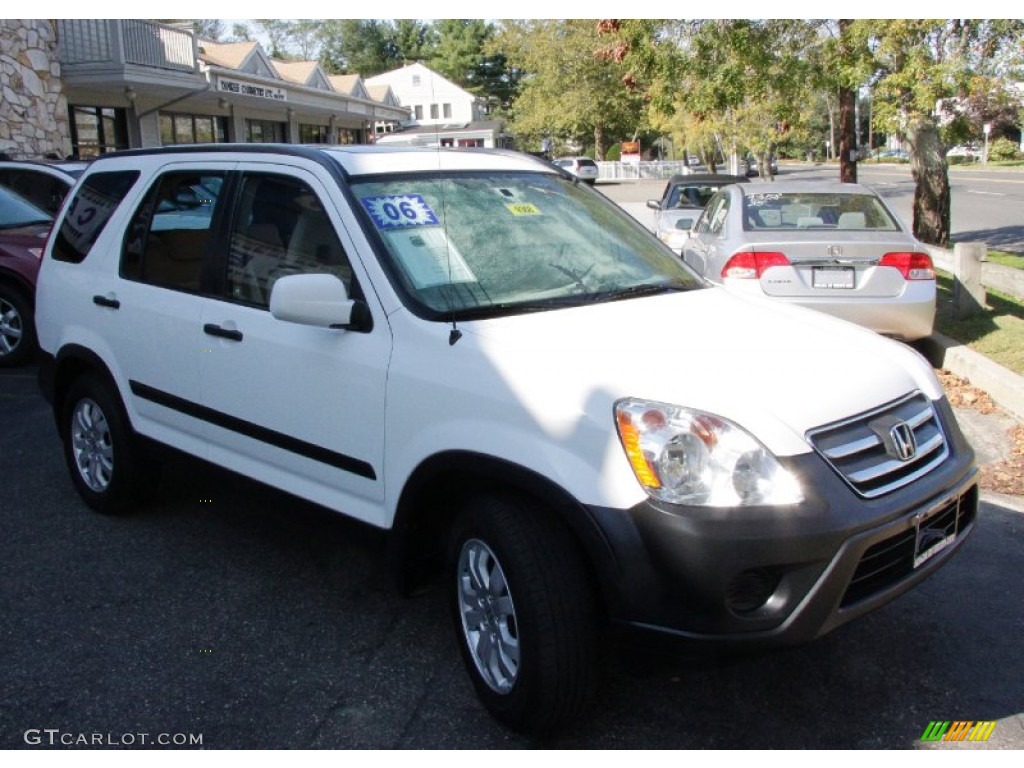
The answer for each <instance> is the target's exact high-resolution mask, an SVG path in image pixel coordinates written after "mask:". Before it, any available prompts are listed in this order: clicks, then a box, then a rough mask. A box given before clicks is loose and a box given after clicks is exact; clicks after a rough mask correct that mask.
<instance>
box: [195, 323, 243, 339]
mask: <svg viewBox="0 0 1024 768" xmlns="http://www.w3.org/2000/svg"><path fill="white" fill-rule="evenodd" d="M203 333H208V334H209V335H210V336H217V337H219V338H221V339H227V340H228V341H241V340H242V332H241V331H236V330H234V329H232V328H221V327H220V326H219V325H214V324H213V323H207V324H206V325H204V326H203Z"/></svg>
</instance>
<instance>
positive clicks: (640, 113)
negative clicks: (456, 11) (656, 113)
mask: <svg viewBox="0 0 1024 768" xmlns="http://www.w3.org/2000/svg"><path fill="white" fill-rule="evenodd" d="M615 43H616V41H615V40H614V39H610V38H608V37H604V36H602V35H601V34H600V32H599V31H598V23H597V21H596V20H594V19H569V20H563V21H552V20H543V21H540V20H537V21H505V22H502V23H501V26H500V27H499V28H498V30H497V33H496V35H495V38H494V41H493V42H492V44H491V47H490V48H489V50H491V51H494V52H499V51H500V52H501V53H503V54H504V55H505V57H506V58H507V61H508V63H509V65H510V66H511V67H512V68H514V69H516V70H522V71H524V72H528V73H529V76H528V77H525V78H523V80H522V82H521V91H520V95H519V97H518V99H516V101H515V103H514V105H513V108H512V110H511V116H512V121H513V122H512V128H513V131H514V132H515V133H516V135H517V136H518V137H519V138H520V140H521V144H522V145H523V146H529V145H531V144H534V143H536V144H539V142H540V141H541V139H543V138H545V137H548V136H551V137H554V138H556V139H557V138H561V139H563V140H574V141H576V142H580V143H582V142H583V141H584V140H585V139H586V138H587V137H591V136H592V139H591V140H592V141H593V143H594V145H595V148H596V151H597V152H598V154H603V152H604V150H605V149H606V147H607V146H608V145H609V143H611V142H612V141H615V140H617V139H620V138H624V137H626V138H631V137H632V136H633V135H635V134H636V133H637V132H638V131H640V130H641V129H643V128H644V124H645V119H644V102H643V97H642V94H641V93H640V92H639V91H638V90H637V89H636V88H634V87H633V84H632V82H631V81H630V80H629V79H628V78H627V76H628V74H629V73H628V71H627V70H626V69H625V68H624V67H623V66H622V64H621V63H620V62H619V61H617V60H616V58H617V55H618V54H617V51H616V49H615ZM624 78H626V79H624Z"/></svg>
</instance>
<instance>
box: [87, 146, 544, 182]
mask: <svg viewBox="0 0 1024 768" xmlns="http://www.w3.org/2000/svg"><path fill="white" fill-rule="evenodd" d="M240 154H249V155H263V156H267V155H274V154H281V155H290V156H298V157H305V158H309V159H312V160H314V161H316V162H319V163H321V164H323V165H327V166H330V165H331V164H332V161H333V163H336V164H337V165H336V166H335V167H338V166H340V167H341V168H342V169H343V170H344V171H345V172H346V173H347V174H350V175H353V176H363V175H381V174H389V173H417V172H420V173H430V172H433V173H437V172H449V171H533V172H539V173H549V174H552V175H558V174H559V170H558V169H557V168H555V167H554V166H552V165H550V164H549V163H546V162H544V161H542V160H538V159H537V158H535V157H532V156H531V155H527V154H524V153H522V152H514V151H512V150H504V149H450V148H444V149H437V148H434V147H385V146H379V145H363V144H350V145H346V146H328V145H311V144H231V143H225V144H190V145H182V146H176V147H150V148H146V149H126V150H122V151H119V152H109V153H107V154H104V155H100V156H99V157H98V158H96V159H95V160H93V161H92V163H91V165H92V167H93V168H99V169H102V168H106V167H107V166H108V165H111V164H115V163H121V162H125V163H130V164H132V165H133V166H137V165H139V164H140V160H139V158H143V157H160V156H167V155H171V156H174V155H181V156H185V155H202V156H203V157H204V158H206V159H210V158H213V157H216V156H218V155H219V156H222V157H232V158H234V157H236V156H237V155H240Z"/></svg>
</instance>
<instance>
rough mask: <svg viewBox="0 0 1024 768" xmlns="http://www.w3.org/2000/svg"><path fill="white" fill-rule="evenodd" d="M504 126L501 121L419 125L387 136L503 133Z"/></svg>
mask: <svg viewBox="0 0 1024 768" xmlns="http://www.w3.org/2000/svg"><path fill="white" fill-rule="evenodd" d="M501 129H502V124H501V121H499V120H477V121H476V122H473V123H454V124H449V125H417V126H413V127H411V128H406V129H404V130H401V131H395V132H394V133H388V134H385V135H386V136H417V135H421V134H428V135H430V136H433V135H434V134H435V133H436V134H442V135H444V134H450V133H467V132H480V131H501Z"/></svg>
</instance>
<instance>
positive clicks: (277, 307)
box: [270, 274, 372, 331]
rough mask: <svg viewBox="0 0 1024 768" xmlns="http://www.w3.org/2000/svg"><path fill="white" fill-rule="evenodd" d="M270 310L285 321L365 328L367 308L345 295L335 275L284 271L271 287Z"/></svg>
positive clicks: (332, 326) (354, 328) (344, 327)
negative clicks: (284, 273) (290, 273)
mask: <svg viewBox="0 0 1024 768" xmlns="http://www.w3.org/2000/svg"><path fill="white" fill-rule="evenodd" d="M270 314H271V315H273V316H274V317H275V318H276V319H278V320H282V321H284V322H286V323H298V324H299V325H312V326H316V327H318V328H334V329H338V330H345V331H368V330H370V328H371V326H372V322H371V318H370V311H369V308H368V307H367V306H366V304H364V303H363V302H361V301H357V300H353V299H350V298H349V297H348V292H347V291H346V290H345V284H344V283H343V282H341V280H339V279H338V278H337V277H336V276H334V275H327V274H313V275H287V276H285V277H282V278H279V279H278V280H277V281H276V282H275V283H274V285H273V287H272V288H271V289H270Z"/></svg>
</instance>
